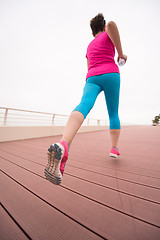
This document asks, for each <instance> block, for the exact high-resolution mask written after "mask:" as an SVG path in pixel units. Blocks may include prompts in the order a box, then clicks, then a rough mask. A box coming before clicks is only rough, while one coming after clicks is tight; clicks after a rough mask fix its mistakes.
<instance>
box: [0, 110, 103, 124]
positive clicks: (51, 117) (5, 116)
mask: <svg viewBox="0 0 160 240" xmlns="http://www.w3.org/2000/svg"><path fill="white" fill-rule="evenodd" d="M0 109H3V110H5V112H4V113H0V115H1V116H2V115H3V116H2V117H1V116H0V119H1V118H2V119H3V125H4V126H6V125H7V120H8V119H10V120H11V119H12V120H13V119H15V120H16V119H17V120H24V119H25V120H37V119H36V118H35V117H37V116H34V115H28V117H32V118H31V119H30V118H22V117H24V116H27V114H23V115H19V114H16V113H15V114H14V113H9V111H17V112H18V111H19V112H26V113H32V114H45V115H49V116H48V117H49V118H48V119H43V121H44V120H45V121H46V120H48V121H50V122H51V124H52V126H53V125H55V118H56V117H65V118H69V116H68V115H64V114H55V113H47V112H40V111H33V110H24V109H17V108H8V107H0ZM9 114H10V115H12V116H13V115H15V116H21V117H19V118H18V117H17V118H16V117H14V118H13V117H12V116H11V117H9ZM33 117H34V118H33ZM41 117H42V116H41ZM43 118H44V117H43ZM38 120H39V121H40V119H39V118H38ZM41 121H42V119H41ZM86 121H87V125H88V126H89V125H90V122H91V121H96V124H95V125H98V126H99V125H100V123H101V122H102V121H103V122H105V124H103V125H107V121H106V120H103V119H95V118H87V119H86V120H85V122H86ZM21 123H22V122H21ZM30 123H31V122H30ZM59 123H61V120H60V119H59Z"/></svg>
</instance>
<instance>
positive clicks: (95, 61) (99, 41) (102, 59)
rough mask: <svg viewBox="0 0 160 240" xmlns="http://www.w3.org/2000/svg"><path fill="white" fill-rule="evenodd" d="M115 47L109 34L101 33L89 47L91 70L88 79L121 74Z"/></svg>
mask: <svg viewBox="0 0 160 240" xmlns="http://www.w3.org/2000/svg"><path fill="white" fill-rule="evenodd" d="M114 56H115V47H114V44H113V43H112V41H111V39H110V38H109V37H108V34H107V32H102V33H100V34H99V35H98V36H97V37H95V38H94V39H93V41H92V42H91V43H90V44H89V45H88V48H87V54H86V58H87V59H88V62H89V69H88V73H87V76H86V79H87V78H89V77H92V76H95V75H101V74H105V73H114V72H116V73H119V68H118V66H117V65H116V64H115V61H114Z"/></svg>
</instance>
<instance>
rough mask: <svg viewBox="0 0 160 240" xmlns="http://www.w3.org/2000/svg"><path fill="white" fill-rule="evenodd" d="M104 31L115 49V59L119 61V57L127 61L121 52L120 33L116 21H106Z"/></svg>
mask: <svg viewBox="0 0 160 240" xmlns="http://www.w3.org/2000/svg"><path fill="white" fill-rule="evenodd" d="M106 32H107V34H108V36H109V37H110V39H111V40H112V42H113V44H114V46H115V47H116V49H117V52H118V59H117V60H118V61H119V59H120V58H123V59H124V60H125V61H127V56H126V55H124V54H123V50H122V45H121V40H120V35H119V31H118V28H117V25H116V23H115V22H113V21H110V22H108V23H107V26H106Z"/></svg>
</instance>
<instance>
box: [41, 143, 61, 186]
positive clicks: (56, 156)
mask: <svg viewBox="0 0 160 240" xmlns="http://www.w3.org/2000/svg"><path fill="white" fill-rule="evenodd" d="M48 151H49V152H50V153H52V154H53V156H52V158H51V159H50V165H51V161H53V162H52V165H53V168H54V165H56V166H57V167H55V169H54V172H56V171H57V170H59V171H60V169H59V166H60V162H61V160H62V157H61V154H62V149H61V147H59V146H58V145H57V144H54V145H51V146H50V148H49V149H48ZM53 168H52V169H53ZM44 175H45V177H46V179H47V180H48V181H50V182H51V183H53V184H55V185H60V184H61V181H62V176H61V177H57V176H56V174H54V173H52V172H50V171H49V170H48V169H47V166H46V168H45V169H44Z"/></svg>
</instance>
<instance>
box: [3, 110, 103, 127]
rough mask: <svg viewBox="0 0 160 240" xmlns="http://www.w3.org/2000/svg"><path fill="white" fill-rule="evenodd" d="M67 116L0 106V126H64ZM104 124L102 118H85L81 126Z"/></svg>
mask: <svg viewBox="0 0 160 240" xmlns="http://www.w3.org/2000/svg"><path fill="white" fill-rule="evenodd" d="M68 118H69V116H68V115H63V114H54V113H46V112H38V111H31V110H22V109H15V108H6V107H0V126H65V125H66V123H67V120H68ZM85 125H86V126H105V125H107V121H106V120H103V119H94V118H86V119H85V121H84V123H83V126H85Z"/></svg>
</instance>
